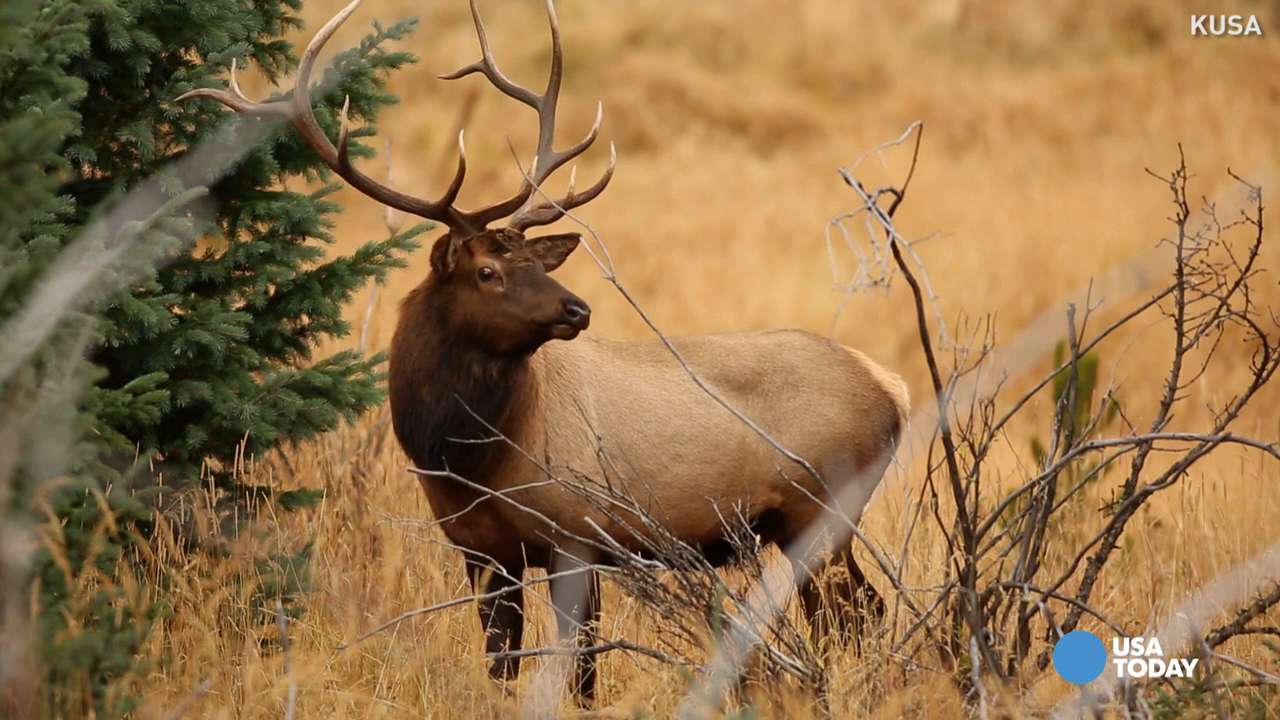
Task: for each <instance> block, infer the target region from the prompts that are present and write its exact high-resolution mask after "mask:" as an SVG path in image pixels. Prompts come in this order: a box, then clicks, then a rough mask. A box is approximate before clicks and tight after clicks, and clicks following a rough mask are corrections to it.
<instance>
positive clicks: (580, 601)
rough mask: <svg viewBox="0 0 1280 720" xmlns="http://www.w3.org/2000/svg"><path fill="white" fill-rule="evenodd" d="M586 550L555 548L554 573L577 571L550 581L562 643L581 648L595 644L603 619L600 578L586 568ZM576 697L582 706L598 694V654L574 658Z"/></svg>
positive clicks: (573, 678)
mask: <svg viewBox="0 0 1280 720" xmlns="http://www.w3.org/2000/svg"><path fill="white" fill-rule="evenodd" d="M587 558H589V555H587V554H586V553H572V552H568V551H563V550H561V551H556V552H555V553H554V557H553V559H552V562H551V569H550V571H551V573H553V574H555V573H565V572H572V571H574V570H578V571H579V572H574V573H573V574H571V575H565V576H564V577H557V578H555V579H553V580H552V581H551V605H552V607H553V608H554V610H555V614H556V628H557V631H558V635H559V638H558V639H559V642H560V644H561V645H563V646H565V647H569V648H574V649H576V650H578V651H581V650H583V649H586V648H589V647H591V646H592V645H594V644H595V643H596V626H597V624H598V623H599V619H600V577H599V575H598V574H597V573H596V572H595V571H594V570H590V569H587V568H586V567H584V566H586V565H589V564H590V561H589V560H588V559H587ZM570 686H571V689H572V690H573V695H574V699H575V700H577V702H578V703H579V704H580V705H584V706H586V705H590V704H591V703H592V702H594V700H595V694H596V656H595V655H594V654H592V653H581V654H578V655H576V656H575V657H574V662H573V672H572V674H571V681H570Z"/></svg>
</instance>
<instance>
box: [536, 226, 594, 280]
mask: <svg viewBox="0 0 1280 720" xmlns="http://www.w3.org/2000/svg"><path fill="white" fill-rule="evenodd" d="M580 240H582V236H581V235H579V234H578V233H561V234H559V235H543V236H542V237H536V238H530V239H529V240H528V245H527V247H528V248H529V252H530V253H532V254H533V256H534V257H535V258H537V259H538V262H540V263H542V269H543V270H545V271H547V272H551V271H552V270H555V269H556V268H558V267H560V266H561V265H563V264H564V261H565V260H566V259H568V257H569V253H571V252H573V249H574V248H576V247H578V242H579V241H580Z"/></svg>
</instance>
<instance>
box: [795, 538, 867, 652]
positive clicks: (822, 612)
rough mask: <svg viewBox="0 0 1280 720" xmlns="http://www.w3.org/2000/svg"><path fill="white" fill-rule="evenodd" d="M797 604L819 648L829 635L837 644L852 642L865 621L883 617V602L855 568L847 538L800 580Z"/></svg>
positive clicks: (862, 629) (856, 639) (850, 545)
mask: <svg viewBox="0 0 1280 720" xmlns="http://www.w3.org/2000/svg"><path fill="white" fill-rule="evenodd" d="M800 602H801V605H802V606H803V607H804V613H805V617H806V618H807V619H808V620H809V628H810V630H811V631H812V632H813V635H814V639H815V640H817V641H818V643H819V645H822V644H825V643H826V642H827V641H828V639H829V638H832V637H833V636H834V638H835V639H836V640H837V641H839V642H840V644H841V645H848V644H849V643H850V642H855V643H856V642H858V641H859V640H860V638H861V637H862V633H863V632H864V631H865V630H866V629H867V621H868V620H870V621H872V622H879V621H880V619H881V618H883V617H884V600H883V599H881V597H880V594H879V593H877V592H876V589H875V587H874V586H872V584H871V583H870V582H869V581H868V580H867V577H866V575H864V574H863V572H862V568H860V567H858V563H857V561H856V560H855V559H854V557H853V545H852V544H851V543H849V542H848V539H847V538H846V540H845V541H844V542H842V543H839V544H838V545H837V547H836V550H835V552H834V553H832V554H831V556H830V557H829V558H827V561H826V562H825V563H824V564H822V565H820V566H819V567H817V568H815V569H814V570H813V571H812V572H810V573H808V574H807V575H806V576H805V578H804V579H803V580H802V581H801V583H800Z"/></svg>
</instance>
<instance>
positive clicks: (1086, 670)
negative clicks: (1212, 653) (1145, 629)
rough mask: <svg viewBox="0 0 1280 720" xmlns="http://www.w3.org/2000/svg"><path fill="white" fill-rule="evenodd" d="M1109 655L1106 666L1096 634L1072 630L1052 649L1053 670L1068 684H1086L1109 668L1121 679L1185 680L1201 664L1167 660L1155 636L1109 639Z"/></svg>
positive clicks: (1177, 659)
mask: <svg viewBox="0 0 1280 720" xmlns="http://www.w3.org/2000/svg"><path fill="white" fill-rule="evenodd" d="M1111 655H1112V657H1111V662H1110V663H1108V662H1107V648H1106V646H1104V645H1103V644H1102V640H1100V639H1099V638H1098V636H1097V635H1094V634H1093V633H1091V632H1089V631H1088V630H1073V631H1071V632H1069V633H1067V634H1066V635H1063V636H1062V637H1061V638H1059V639H1058V643H1057V644H1056V645H1054V646H1053V669H1054V670H1056V671H1057V672H1058V675H1059V676H1061V677H1062V679H1063V680H1066V681H1067V682H1069V683H1072V684H1074V685H1087V684H1089V683H1091V682H1093V681H1094V680H1097V679H1098V676H1100V675H1102V673H1103V672H1105V671H1107V670H1108V669H1110V671H1111V672H1113V673H1115V676H1116V677H1118V678H1122V679H1123V678H1186V677H1192V676H1193V675H1194V673H1195V670H1196V666H1197V665H1199V664H1200V659H1199V658H1190V659H1188V658H1166V657H1165V656H1164V649H1163V648H1162V647H1160V639H1159V638H1154V637H1114V638H1111ZM1108 666H1109V668H1108Z"/></svg>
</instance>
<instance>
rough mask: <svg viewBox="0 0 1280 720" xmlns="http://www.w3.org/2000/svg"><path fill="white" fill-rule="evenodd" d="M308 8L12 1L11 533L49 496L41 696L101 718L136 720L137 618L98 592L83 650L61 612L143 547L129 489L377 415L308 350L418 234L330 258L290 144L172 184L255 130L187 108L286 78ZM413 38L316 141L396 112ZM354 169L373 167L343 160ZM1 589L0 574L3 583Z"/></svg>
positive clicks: (6, 131)
mask: <svg viewBox="0 0 1280 720" xmlns="http://www.w3.org/2000/svg"><path fill="white" fill-rule="evenodd" d="M299 7H300V0H257V1H256V2H244V1H243V0H189V1H184V2H162V1H159V0H88V1H86V0H81V1H79V2H76V1H72V0H36V1H34V2H32V1H29V0H5V2H3V3H0V413H2V414H0V502H2V503H3V506H2V507H0V516H3V515H9V516H10V517H14V516H21V515H23V514H27V515H28V516H31V515H33V510H34V506H33V503H34V502H35V498H36V496H37V494H39V496H40V497H43V498H45V500H46V501H47V503H48V505H49V507H51V508H52V510H53V513H54V514H55V515H56V516H57V518H58V522H57V523H54V524H55V525H57V526H58V528H60V529H59V531H58V533H57V535H58V537H57V539H56V541H55V542H50V543H46V544H45V546H44V547H43V548H42V549H41V550H40V551H39V553H38V555H37V557H36V558H35V560H34V563H33V566H32V571H31V575H30V577H32V578H34V579H35V580H36V581H37V582H38V587H39V589H40V596H39V603H40V608H39V612H40V614H39V627H38V635H39V639H40V648H41V650H42V652H43V656H44V660H45V662H46V666H47V670H48V673H49V676H48V677H47V678H46V680H47V682H46V683H45V686H46V687H47V688H56V687H58V686H59V684H60V683H62V684H65V683H69V682H71V680H70V678H72V677H73V676H74V677H77V678H81V679H82V681H83V682H84V683H87V687H84V688H81V690H85V691H87V692H85V693H79V694H78V695H77V694H76V693H71V694H70V695H76V696H77V697H75V698H73V700H72V702H79V701H81V700H83V698H84V697H88V698H90V700H89V701H90V702H92V703H93V704H94V705H95V706H96V707H95V708H94V710H95V711H96V712H97V713H99V714H104V713H105V714H117V713H120V712H124V711H127V709H128V707H129V704H128V701H127V699H125V698H111V697H109V695H110V693H108V692H107V687H108V685H109V684H110V683H112V682H113V681H114V680H115V679H117V678H119V677H121V676H122V675H124V674H125V673H126V672H127V671H128V670H129V667H130V665H131V663H132V655H133V653H134V651H135V650H136V649H137V648H138V646H139V644H140V643H141V642H142V640H143V639H144V637H145V632H146V623H145V622H139V619H138V618H126V617H120V616H119V613H118V612H117V610H118V607H117V604H118V602H119V600H120V598H119V597H118V596H117V595H116V594H113V592H112V591H109V590H102V591H100V593H99V595H97V596H94V597H93V602H92V603H91V606H90V608H89V609H88V610H87V616H86V617H78V618H76V622H77V623H78V624H82V625H83V629H82V631H80V632H79V633H78V634H77V635H76V636H75V637H74V638H72V637H71V636H70V635H69V634H68V633H67V632H66V631H67V607H66V603H67V602H68V599H69V598H70V597H71V596H72V595H73V594H74V592H75V590H76V585H77V583H80V582H82V581H83V580H84V577H85V576H86V574H87V573H92V572H99V573H110V572H111V569H112V568H113V567H114V566H115V564H116V562H117V560H118V558H119V557H120V555H121V553H122V552H124V551H125V550H126V549H127V547H128V546H129V544H130V543H131V542H134V541H135V540H136V539H137V538H138V537H139V535H138V533H142V534H143V535H145V532H146V530H147V527H148V525H147V523H148V520H149V518H150V517H151V512H152V507H151V506H150V505H148V504H147V503H146V502H145V500H146V497H145V496H144V495H141V494H139V493H137V492H129V491H127V490H126V489H125V488H127V487H129V486H130V482H128V481H129V480H130V479H136V478H138V477H142V478H143V479H146V477H147V476H148V474H149V473H148V471H147V468H148V467H150V468H156V467H161V468H163V469H164V472H165V474H166V481H165V482H166V485H174V484H179V483H181V482H182V481H184V480H191V479H193V478H196V477H197V476H198V474H199V472H200V468H201V466H202V465H203V464H204V463H205V462H206V461H207V460H210V459H212V460H220V461H223V462H224V463H229V461H230V460H231V459H232V458H233V457H234V456H235V455H236V454H237V453H238V452H246V453H257V454H261V453H263V452H265V451H267V450H270V449H271V448H273V447H276V446H278V445H280V444H281V443H286V442H299V441H304V440H306V439H307V438H309V437H312V436H314V435H315V434H316V433H319V432H322V431H325V430H328V429H330V428H333V427H335V425H336V424H337V423H338V422H339V421H340V420H342V419H343V418H354V417H355V416H357V415H358V414H359V413H360V412H362V411H363V410H365V409H367V408H369V407H371V406H373V405H375V404H377V403H379V402H380V401H381V390H380V388H379V380H380V374H379V373H380V371H379V366H380V364H381V358H380V357H373V358H362V357H359V356H358V355H356V354H354V353H349V352H346V353H338V354H336V355H333V356H330V357H325V358H319V359H317V358H314V357H312V351H313V349H314V348H315V347H316V346H317V344H318V342H320V341H321V340H323V339H325V338H329V337H334V336H341V335H344V334H346V333H347V332H348V330H349V328H348V327H347V324H346V323H345V322H344V321H343V319H342V307H343V304H344V303H346V302H347V301H348V300H349V299H350V298H351V296H352V294H353V293H354V292H355V291H356V290H357V289H359V288H360V287H361V286H362V285H363V284H365V283H366V282H368V281H369V280H371V279H381V278H382V277H383V276H384V274H385V273H386V271H387V270H388V269H389V268H393V267H398V266H400V265H401V264H402V262H403V256H404V254H405V253H406V252H407V251H408V250H410V249H412V248H413V247H415V246H416V240H415V239H414V238H415V236H416V235H417V234H419V233H420V232H421V231H422V230H423V229H424V228H423V227H421V226H419V227H416V228H413V229H410V230H408V231H406V232H404V233H401V234H398V235H395V236H393V237H391V238H386V239H380V240H376V241H370V242H368V243H367V244H365V245H364V246H362V247H361V248H360V249H358V250H357V251H356V252H354V253H353V254H351V255H349V256H341V257H334V256H331V254H329V253H328V252H327V250H326V244H328V243H330V242H331V240H332V238H331V236H330V234H329V231H330V228H331V227H332V215H333V213H335V212H336V211H337V210H338V208H337V206H336V205H335V204H334V203H333V202H332V201H331V200H329V199H328V196H329V195H331V194H332V192H333V191H334V190H336V188H337V187H338V186H337V185H335V184H325V185H323V186H322V187H321V188H320V189H319V190H317V191H315V192H299V191H294V190H287V189H284V187H283V184H282V182H283V181H285V180H288V179H290V178H301V179H308V180H315V179H321V180H323V179H325V178H326V177H327V170H326V169H325V168H324V167H323V165H322V163H321V162H320V161H319V159H318V158H316V157H315V155H314V154H313V153H312V152H311V151H310V150H309V149H308V148H307V147H305V145H303V144H302V143H301V142H300V141H299V140H298V139H297V138H296V137H295V136H294V134H293V133H292V132H291V131H290V129H289V128H287V127H280V128H274V129H268V130H266V132H265V139H264V140H263V141H262V142H260V143H257V144H255V145H253V146H252V147H251V148H248V149H246V151H245V152H244V155H243V157H242V158H241V159H240V160H239V162H237V163H236V164H235V165H234V167H233V168H232V169H231V170H230V172H227V173H222V174H219V173H216V172H210V169H209V168H205V167H197V168H195V169H194V170H192V171H188V172H176V171H174V170H172V168H173V167H174V163H175V162H177V161H180V160H181V159H182V158H183V157H184V156H186V155H187V154H189V153H190V152H192V150H193V148H196V147H198V146H200V144H201V143H205V142H217V141H219V140H221V141H222V142H224V143H225V142H228V141H230V142H235V141H236V140H237V139H239V138H241V137H244V136H245V134H246V133H247V132H248V131H249V130H252V129H254V128H253V125H254V123H253V122H252V121H249V122H243V121H241V120H239V119H233V118H230V117H229V116H228V113H226V112H225V111H224V110H222V109H221V108H219V107H218V106H216V105H215V104H214V103H209V102H189V103H175V102H174V98H176V97H177V96H178V95H180V94H182V93H183V92H186V91H188V90H191V89H194V88H197V87H207V86H218V85H221V84H222V83H223V82H224V79H223V78H224V77H225V75H226V73H227V71H228V69H229V67H230V64H231V62H232V60H233V59H237V60H239V63H240V65H241V66H242V67H243V66H245V65H246V64H249V63H252V64H256V65H257V67H258V68H260V69H261V70H262V71H263V72H264V73H265V74H266V75H267V76H268V77H270V78H272V79H277V78H281V77H282V76H284V75H286V74H288V72H289V71H290V70H291V69H292V68H293V67H294V66H295V65H296V56H295V51H294V48H293V47H292V46H291V45H290V44H289V43H288V42H286V41H285V40H284V39H283V36H284V34H285V33H286V32H287V31H288V30H290V29H293V28H296V27H298V26H299V25H300V22H299V20H298V18H297V15H296V13H297V11H298V9H299ZM412 26H413V23H412V21H405V22H401V23H398V24H396V25H392V26H390V27H381V26H376V25H375V27H374V30H373V32H372V33H371V34H370V35H369V36H368V37H367V38H366V39H365V40H364V41H363V42H362V43H360V45H359V46H357V47H356V48H353V49H351V50H349V51H347V52H345V53H343V54H342V55H340V56H339V57H338V58H337V60H336V61H335V63H334V65H333V69H332V70H331V71H330V74H329V75H328V76H326V79H325V82H324V84H323V87H324V88H325V90H324V92H323V93H317V97H316V104H317V107H316V114H317V116H318V118H319V120H320V122H321V124H322V125H324V126H325V127H326V129H328V130H330V131H331V132H333V131H335V130H336V118H337V111H338V108H340V107H341V103H342V100H343V98H344V97H350V103H351V113H350V114H351V117H353V118H354V119H355V120H356V122H357V123H359V122H361V121H363V123H364V125H365V129H364V130H362V131H356V132H354V133H353V136H354V137H356V138H358V137H362V136H366V135H367V134H370V133H371V132H372V130H373V128H372V123H373V122H374V121H375V120H376V117H377V114H378V111H379V110H380V109H381V108H382V107H384V106H386V105H387V104H389V103H391V102H394V97H393V96H391V95H389V94H387V92H386V91H385V87H384V85H385V80H386V77H387V75H388V74H389V73H390V72H392V71H394V70H395V69H396V68H398V67H400V66H402V65H403V64H405V63H407V62H410V61H412V59H413V58H412V57H411V56H410V55H408V54H406V53H403V52H392V51H389V50H388V49H386V48H385V47H384V46H385V44H386V43H387V41H391V40H396V39H399V38H401V37H403V36H404V35H406V34H407V33H408V32H409V31H410V30H411V29H412ZM352 154H353V155H357V156H361V155H363V156H368V155H370V154H371V152H370V151H369V150H368V149H367V148H365V147H363V146H361V145H360V144H359V143H358V142H354V143H353V145H352ZM149 178H150V179H152V180H151V182H152V183H153V186H154V188H155V189H156V194H158V195H159V197H158V199H157V200H156V201H155V202H154V207H153V208H151V211H150V212H148V213H146V215H145V217H134V218H129V220H130V222H123V223H121V222H117V221H116V219H115V218H114V217H113V216H112V215H110V214H109V210H110V208H113V207H117V208H118V207H120V205H119V203H120V202H121V201H122V199H124V198H125V197H126V196H127V194H128V193H130V191H134V190H136V189H137V188H139V187H142V186H144V184H145V182H146V181H148V179H149ZM155 178H159V179H160V180H159V182H156V181H155V180H154V179H155ZM295 184H296V183H295ZM136 194H137V193H135V195H136ZM99 236H100V237H99ZM197 238H198V239H199V242H198V244H197V243H195V240H196V239H197ZM121 248H128V249H127V250H125V251H123V252H119V250H120V249H121ZM112 252H115V253H116V257H115V259H113V260H111V261H110V262H103V263H102V265H101V266H92V265H86V264H85V263H86V262H87V261H86V258H88V259H90V260H92V259H94V258H99V257H111V253H112ZM95 253H96V254H95ZM76 262H80V263H81V265H79V266H77V265H76V264H75V263H76ZM68 264H69V265H68ZM68 266H69V267H71V268H72V269H75V268H77V267H79V268H80V269H81V270H82V271H83V270H84V268H85V267H90V268H91V269H92V270H93V271H94V272H92V273H88V274H92V275H93V276H94V277H95V282H93V283H89V284H87V285H86V286H85V287H83V288H75V287H72V288H70V289H68V287H67V285H68V284H67V283H65V282H62V283H60V282H59V280H58V278H63V279H65V278H68V277H70V278H75V277H77V276H76V274H75V273H69V274H63V275H59V271H60V270H66V268H67V267H68ZM82 275H85V273H83V272H82ZM58 293H61V295H59V294H58ZM50 297H52V298H54V300H53V301H51V300H50ZM58 298H61V299H62V300H64V301H66V300H68V299H69V300H71V301H74V302H58V301H57V300H58ZM46 328H47V329H50V330H51V331H50V332H44V329H46ZM242 446H243V447H242ZM136 459H138V460H141V462H135V460H136ZM54 478H57V479H58V482H56V483H52V484H51V483H50V482H49V481H50V480H52V479H54ZM218 480H219V482H222V483H224V484H228V483H230V482H231V480H230V479H229V478H227V477H222V476H219V477H218ZM135 484H136V483H135ZM142 484H143V485H145V484H147V483H145V482H144V483H142ZM107 514H110V515H112V516H113V517H114V521H113V522H107V520H108V518H107V517H106V515H107ZM11 570H12V568H11V567H5V566H2V565H0V581H3V580H5V579H6V578H5V572H6V571H11ZM144 620H145V619H144ZM0 670H3V668H0ZM0 679H2V678H0ZM64 699H65V698H63V699H60V698H57V697H53V696H52V695H48V696H46V697H45V704H46V709H50V710H52V711H53V712H55V713H57V712H68V713H73V712H74V711H73V710H69V709H68V707H69V706H62V708H61V709H59V708H57V707H54V706H55V705H57V704H58V703H60V702H62V701H63V700H64ZM116 701H119V702H116ZM82 710H87V708H82Z"/></svg>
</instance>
